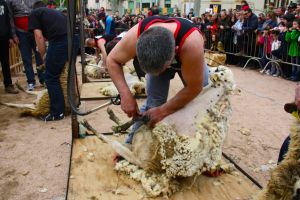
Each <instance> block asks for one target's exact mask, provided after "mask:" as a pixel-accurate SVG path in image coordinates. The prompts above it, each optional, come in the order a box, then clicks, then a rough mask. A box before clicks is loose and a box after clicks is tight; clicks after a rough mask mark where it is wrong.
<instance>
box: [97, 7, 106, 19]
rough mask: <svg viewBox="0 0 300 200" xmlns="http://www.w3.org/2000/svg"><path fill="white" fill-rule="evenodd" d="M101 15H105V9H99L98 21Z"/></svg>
mask: <svg viewBox="0 0 300 200" xmlns="http://www.w3.org/2000/svg"><path fill="white" fill-rule="evenodd" d="M103 13H104V14H105V8H104V7H101V8H100V9H99V12H98V20H100V19H101V17H100V15H101V16H102V15H103Z"/></svg>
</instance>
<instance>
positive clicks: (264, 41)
mask: <svg viewBox="0 0 300 200" xmlns="http://www.w3.org/2000/svg"><path fill="white" fill-rule="evenodd" d="M203 34H204V36H205V50H206V51H212V52H217V53H226V54H228V55H235V56H240V57H244V58H248V59H247V61H246V63H245V64H244V66H243V69H245V68H246V67H247V66H248V64H249V63H250V61H256V62H257V63H258V64H259V66H260V68H261V69H263V70H264V71H265V70H266V69H267V68H268V67H269V66H270V65H275V66H276V68H277V69H278V70H279V71H280V73H281V74H282V68H281V66H282V65H283V64H286V65H292V66H297V67H300V56H297V57H290V56H289V55H288V52H289V48H290V43H288V42H286V40H285V34H282V33H281V34H282V35H283V38H281V40H282V41H281V45H280V47H279V49H278V50H276V51H271V44H272V42H273V38H272V37H273V34H274V33H273V32H271V31H270V32H269V33H267V34H266V35H265V36H264V35H263V33H257V32H255V31H248V32H244V33H241V32H236V31H233V30H232V29H227V30H218V31H216V32H214V31H211V30H205V31H203ZM297 41H298V39H297ZM298 47H299V44H298V46H297V50H296V51H297V52H298ZM299 51H300V49H299ZM297 54H298V53H297ZM299 55H300V52H299ZM292 61H293V62H292Z"/></svg>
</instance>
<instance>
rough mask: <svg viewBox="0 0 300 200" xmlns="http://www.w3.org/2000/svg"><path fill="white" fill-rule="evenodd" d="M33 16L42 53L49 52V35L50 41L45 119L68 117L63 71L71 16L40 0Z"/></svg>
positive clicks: (37, 40)
mask: <svg viewBox="0 0 300 200" xmlns="http://www.w3.org/2000/svg"><path fill="white" fill-rule="evenodd" d="M33 8H34V10H33V11H32V12H31V14H30V16H29V29H28V30H29V31H32V32H34V36H35V39H36V43H37V46H38V50H39V52H40V54H41V55H42V56H43V57H44V55H45V54H46V46H45V38H46V39H47V40H48V42H49V46H48V50H47V55H46V63H45V66H46V72H45V80H46V85H47V89H48V94H49V98H50V113H49V114H47V115H46V116H44V117H42V120H43V121H54V120H61V119H63V118H64V110H65V109H64V95H63V91H62V88H61V85H60V80H59V77H60V74H61V73H62V71H63V69H64V66H65V63H66V62H67V59H68V39H67V17H66V16H65V15H64V14H63V13H61V12H60V11H57V10H54V9H49V8H46V5H45V4H44V3H43V2H42V1H37V2H36V3H35V4H34V6H33Z"/></svg>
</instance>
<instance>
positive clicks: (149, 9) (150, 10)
mask: <svg viewBox="0 0 300 200" xmlns="http://www.w3.org/2000/svg"><path fill="white" fill-rule="evenodd" d="M147 15H148V17H151V16H152V15H153V13H152V8H148V14H147Z"/></svg>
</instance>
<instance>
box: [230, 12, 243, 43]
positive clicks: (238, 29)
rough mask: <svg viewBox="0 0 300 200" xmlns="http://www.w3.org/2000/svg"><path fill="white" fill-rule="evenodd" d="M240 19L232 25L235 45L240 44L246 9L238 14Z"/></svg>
mask: <svg viewBox="0 0 300 200" xmlns="http://www.w3.org/2000/svg"><path fill="white" fill-rule="evenodd" d="M237 16H238V20H237V21H236V23H235V24H234V25H233V26H232V30H233V31H234V36H233V43H234V44H235V45H238V40H237V39H238V37H240V36H241V35H242V30H243V29H242V27H243V23H244V11H240V12H239V13H238V14H237Z"/></svg>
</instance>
